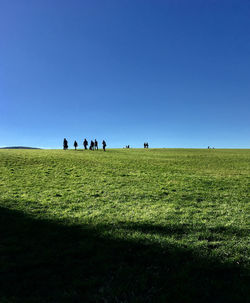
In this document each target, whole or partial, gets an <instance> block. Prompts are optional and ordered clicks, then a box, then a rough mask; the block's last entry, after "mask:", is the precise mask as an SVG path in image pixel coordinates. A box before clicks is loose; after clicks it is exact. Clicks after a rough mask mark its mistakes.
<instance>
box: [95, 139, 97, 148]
mask: <svg viewBox="0 0 250 303" xmlns="http://www.w3.org/2000/svg"><path fill="white" fill-rule="evenodd" d="M95 149H97V150H98V142H97V141H96V139H95Z"/></svg>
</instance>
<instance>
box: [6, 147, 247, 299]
mask: <svg viewBox="0 0 250 303" xmlns="http://www.w3.org/2000/svg"><path fill="white" fill-rule="evenodd" d="M249 185H250V150H185V149H183V150H182V149H149V150H140V149H137V150H108V151H107V152H106V153H104V152H102V151H98V152H97V151H95V152H92V151H82V150H79V151H73V150H69V151H58V150H50V151H48V150H1V151H0V194H1V195H0V302H1V303H2V302H3V303H5V302H174V301H175V302H205V301H207V302H210V301H214V302H248V300H249V282H250V280H249V272H250V266H249V189H250V186H249Z"/></svg>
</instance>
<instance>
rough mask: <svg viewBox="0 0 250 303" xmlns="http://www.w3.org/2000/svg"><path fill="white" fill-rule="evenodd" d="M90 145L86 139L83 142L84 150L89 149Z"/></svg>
mask: <svg viewBox="0 0 250 303" xmlns="http://www.w3.org/2000/svg"><path fill="white" fill-rule="evenodd" d="M88 145H89V143H88V141H87V140H86V139H84V141H83V146H84V149H87V147H88Z"/></svg>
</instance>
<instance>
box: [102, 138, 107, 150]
mask: <svg viewBox="0 0 250 303" xmlns="http://www.w3.org/2000/svg"><path fill="white" fill-rule="evenodd" d="M106 146H107V143H106V142H105V140H103V141H102V148H103V151H106Z"/></svg>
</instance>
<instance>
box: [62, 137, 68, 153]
mask: <svg viewBox="0 0 250 303" xmlns="http://www.w3.org/2000/svg"><path fill="white" fill-rule="evenodd" d="M68 148H69V146H68V141H67V139H66V138H64V139H63V149H64V150H66V149H68Z"/></svg>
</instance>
